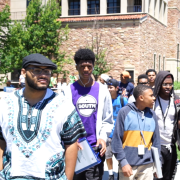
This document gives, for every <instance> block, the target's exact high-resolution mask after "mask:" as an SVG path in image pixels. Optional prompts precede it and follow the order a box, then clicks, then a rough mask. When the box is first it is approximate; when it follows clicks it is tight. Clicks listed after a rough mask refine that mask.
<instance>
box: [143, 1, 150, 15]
mask: <svg viewBox="0 0 180 180" xmlns="http://www.w3.org/2000/svg"><path fill="white" fill-rule="evenodd" d="M144 12H145V13H149V0H145V1H144Z"/></svg>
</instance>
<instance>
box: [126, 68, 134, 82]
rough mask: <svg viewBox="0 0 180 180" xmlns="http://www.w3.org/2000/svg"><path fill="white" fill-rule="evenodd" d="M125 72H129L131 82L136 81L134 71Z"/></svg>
mask: <svg viewBox="0 0 180 180" xmlns="http://www.w3.org/2000/svg"><path fill="white" fill-rule="evenodd" d="M125 70H126V71H128V72H129V74H130V76H131V78H130V80H134V70H128V69H125Z"/></svg>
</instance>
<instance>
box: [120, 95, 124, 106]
mask: <svg viewBox="0 0 180 180" xmlns="http://www.w3.org/2000/svg"><path fill="white" fill-rule="evenodd" d="M123 98H124V97H123V95H120V101H121V106H122V107H124V99H123Z"/></svg>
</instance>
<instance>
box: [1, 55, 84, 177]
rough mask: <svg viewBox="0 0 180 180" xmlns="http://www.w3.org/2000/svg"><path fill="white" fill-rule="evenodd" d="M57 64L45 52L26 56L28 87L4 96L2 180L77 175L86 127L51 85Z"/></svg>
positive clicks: (25, 67)
mask: <svg viewBox="0 0 180 180" xmlns="http://www.w3.org/2000/svg"><path fill="white" fill-rule="evenodd" d="M56 68H57V66H56V65H55V64H54V63H52V61H51V60H49V59H48V58H46V57H45V56H43V55H41V54H31V55H29V56H26V57H25V58H24V59H23V69H22V71H23V73H24V75H25V78H26V86H25V88H23V89H21V90H18V91H15V92H13V93H7V94H6V95H5V96H4V97H3V98H1V100H0V107H1V111H0V168H1V169H0V170H1V171H0V180H1V179H2V180H3V179H6V180H9V179H18V180H20V179H22V180H25V179H28V180H29V179H31V180H37V179H41V180H42V179H43V180H67V179H68V180H72V179H73V175H74V169H75V165H76V159H77V151H78V149H77V139H78V138H79V137H83V136H86V131H85V129H84V126H83V124H82V122H81V119H80V117H79V115H78V114H77V112H76V110H75V107H74V106H73V104H70V103H68V104H66V101H65V100H64V98H63V97H62V96H60V95H58V94H56V93H55V92H53V91H52V90H51V89H49V88H48V85H49V81H50V77H51V72H52V70H54V69H56ZM4 152H5V153H4ZM3 154H4V157H3Z"/></svg>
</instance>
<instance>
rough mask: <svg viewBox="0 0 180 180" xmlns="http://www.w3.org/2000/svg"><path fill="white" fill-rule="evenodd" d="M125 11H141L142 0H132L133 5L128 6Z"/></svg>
mask: <svg viewBox="0 0 180 180" xmlns="http://www.w3.org/2000/svg"><path fill="white" fill-rule="evenodd" d="M127 12H142V0H134V6H128V7H127Z"/></svg>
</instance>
